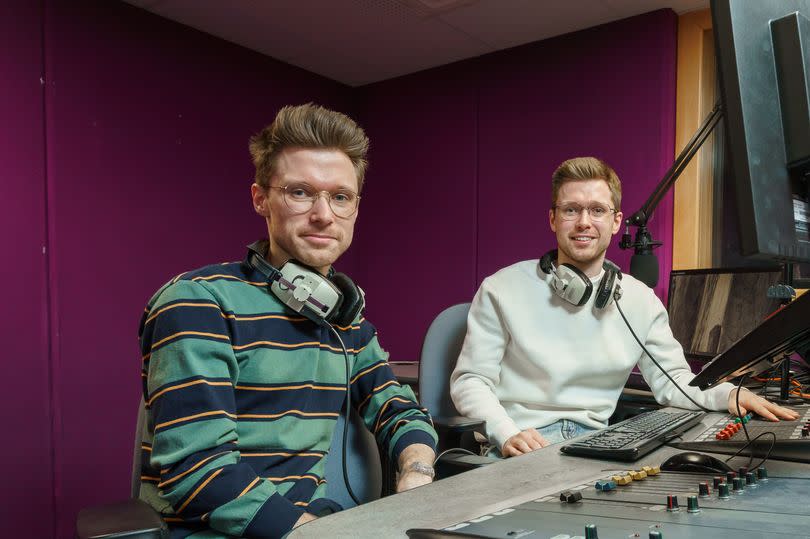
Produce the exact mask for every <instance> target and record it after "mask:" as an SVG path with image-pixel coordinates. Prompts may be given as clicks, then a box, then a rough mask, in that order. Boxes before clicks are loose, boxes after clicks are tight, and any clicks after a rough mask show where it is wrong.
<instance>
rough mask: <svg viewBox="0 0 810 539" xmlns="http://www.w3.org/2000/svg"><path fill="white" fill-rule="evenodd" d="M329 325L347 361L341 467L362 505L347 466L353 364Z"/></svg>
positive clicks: (348, 487) (355, 501)
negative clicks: (351, 481)
mask: <svg viewBox="0 0 810 539" xmlns="http://www.w3.org/2000/svg"><path fill="white" fill-rule="evenodd" d="M326 325H327V327H329V329H330V330H331V331H332V334H333V335H334V336H335V337H336V338H337V340H338V342H339V343H340V347H341V349H342V350H343V359H344V360H345V361H346V407H345V410H344V417H343V437H342V438H343V442H342V443H343V449H342V451H341V457H342V458H341V460H342V462H341V468H342V469H343V482H344V483H345V484H346V491H347V492H348V493H349V496H351V498H352V500H353V501H354V503H355V504H357V505H360V504H361V502H360V500H359V499H358V498H357V496H355V494H354V491H353V490H352V485H351V483H350V482H349V472H348V469H347V467H346V446H347V445H348V444H347V440H348V438H349V419H350V415H349V414H351V411H352V409H351V400H352V393H351V392H352V369H351V365H350V364H349V352H348V351H347V350H346V345H345V344H344V343H343V339H341V338H340V334H339V333H338V332H337V330H336V329H335V328H334V327H332V324H329V323H327V324H326Z"/></svg>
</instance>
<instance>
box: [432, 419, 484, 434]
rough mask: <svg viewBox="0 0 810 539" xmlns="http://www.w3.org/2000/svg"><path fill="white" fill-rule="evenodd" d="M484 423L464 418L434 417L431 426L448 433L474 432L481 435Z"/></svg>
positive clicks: (480, 420) (479, 420)
mask: <svg viewBox="0 0 810 539" xmlns="http://www.w3.org/2000/svg"><path fill="white" fill-rule="evenodd" d="M485 425H486V421H484V420H482V419H471V418H469V417H464V416H459V415H456V416H434V417H433V426H434V427H435V428H436V430H445V431H450V432H466V431H470V430H472V431H476V432H480V433H482V434H483V432H484V427H485Z"/></svg>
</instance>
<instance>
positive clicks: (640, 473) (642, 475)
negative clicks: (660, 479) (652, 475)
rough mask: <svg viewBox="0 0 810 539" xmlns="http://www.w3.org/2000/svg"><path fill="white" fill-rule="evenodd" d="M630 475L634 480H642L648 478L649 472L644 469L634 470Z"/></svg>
mask: <svg viewBox="0 0 810 539" xmlns="http://www.w3.org/2000/svg"><path fill="white" fill-rule="evenodd" d="M630 475H631V476H632V477H633V481H641V480H642V479H646V478H647V472H644V471H633V472H630Z"/></svg>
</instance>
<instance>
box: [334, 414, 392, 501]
mask: <svg viewBox="0 0 810 539" xmlns="http://www.w3.org/2000/svg"><path fill="white" fill-rule="evenodd" d="M344 417H345V415H344V414H340V417H338V421H337V426H336V427H335V432H334V434H333V435H332V443H331V445H330V447H329V455H328V456H327V458H326V471H325V474H324V475H325V476H326V497H327V498H329V499H330V500H334V501H336V502H337V503H339V504H340V505H341V506H342V507H343V508H344V509H348V508H349V507H354V506H355V505H357V504H356V503H354V500H352V497H351V496H350V495H349V491H348V490H347V489H346V482H345V481H344V479H343V425H344V423H345V421H344ZM348 436H349V437H348V439H347V440H346V473H347V475H348V479H349V482H350V483H351V486H352V492H354V495H355V496H357V498H358V499H359V500H360V501H361V502H362V503H367V502H370V501H374V500H376V499H378V498H379V497H380V495H381V493H382V486H383V476H382V464H381V461H380V451H379V449H378V447H377V440H375V439H374V435H373V434H371V432H369V430H368V429H367V428H366V426H365V424H364V423H363V420H362V419H361V417H360V415H359V414H358V413H357V411H356V410H355V409H354V408H352V410H351V416H350V417H349V434H348Z"/></svg>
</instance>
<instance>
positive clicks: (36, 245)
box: [0, 2, 54, 537]
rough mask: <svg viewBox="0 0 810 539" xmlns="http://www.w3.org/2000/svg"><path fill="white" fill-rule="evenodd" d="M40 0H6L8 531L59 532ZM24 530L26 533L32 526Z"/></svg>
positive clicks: (2, 157)
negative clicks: (14, 518) (55, 522)
mask: <svg viewBox="0 0 810 539" xmlns="http://www.w3.org/2000/svg"><path fill="white" fill-rule="evenodd" d="M41 19H42V13H41V6H40V3H39V2H13V3H12V2H3V3H2V4H0V36H2V38H0V43H2V45H3V46H2V47H0V87H1V88H2V89H3V90H2V91H3V96H4V98H3V99H0V118H2V119H3V120H2V124H1V125H2V127H1V128H0V177H2V180H0V201H1V202H0V204H2V211H0V245H2V248H3V264H0V280H2V282H3V283H4V284H5V286H4V288H3V304H4V305H5V308H4V309H3V314H2V323H0V327H2V328H3V329H2V336H3V337H2V341H3V351H2V356H1V357H2V368H3V372H4V373H5V377H4V378H5V383H4V387H3V391H0V408H1V409H2V410H3V414H2V415H3V430H4V437H3V439H4V440H5V441H4V442H3V452H2V461H3V462H4V463H5V466H4V473H3V484H4V488H3V495H2V498H0V507H2V508H3V509H2V511H0V513H2V515H3V518H2V519H0V532H6V531H9V530H7V529H6V527H7V526H9V524H10V523H9V520H10V518H9V515H13V516H18V517H20V520H21V522H20V526H19V527H18V526H17V524H16V523H11V524H10V527H11V530H12V531H17V532H18V533H0V535H2V536H3V537H15V536H24V535H27V536H29V537H51V536H52V535H53V534H52V522H51V520H50V515H52V514H53V510H54V500H53V496H52V489H51V485H52V475H53V468H52V457H51V447H52V443H51V397H50V390H49V386H50V383H51V378H50V368H49V360H48V342H49V341H48V291H47V287H46V284H47V266H46V256H45V253H44V251H43V249H44V248H45V246H46V237H47V231H46V217H45V169H44V163H45V160H44V147H43V133H42V120H43V114H42V85H41V84H40V76H41V68H42V32H41V24H42V22H41ZM23 532H24V533H23Z"/></svg>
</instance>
